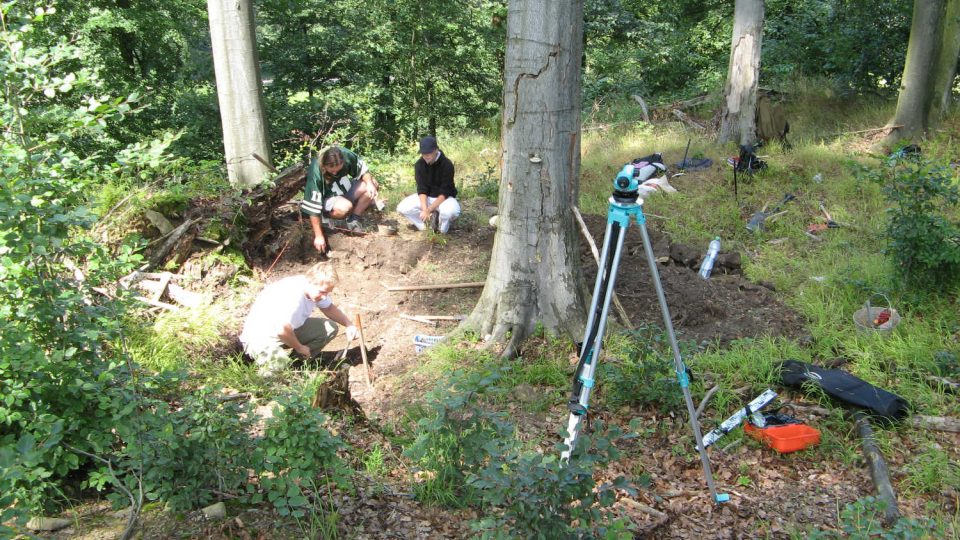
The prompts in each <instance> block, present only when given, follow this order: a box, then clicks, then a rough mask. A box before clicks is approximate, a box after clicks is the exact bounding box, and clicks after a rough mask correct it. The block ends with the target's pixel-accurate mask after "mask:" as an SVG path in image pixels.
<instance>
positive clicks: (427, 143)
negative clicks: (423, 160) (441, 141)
mask: <svg viewBox="0 0 960 540" xmlns="http://www.w3.org/2000/svg"><path fill="white" fill-rule="evenodd" d="M436 149H437V138H436V137H424V138H422V139H420V153H421V154H429V153H430V152H433V151H434V150H436Z"/></svg>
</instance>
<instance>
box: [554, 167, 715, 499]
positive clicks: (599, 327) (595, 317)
mask: <svg viewBox="0 0 960 540" xmlns="http://www.w3.org/2000/svg"><path fill="white" fill-rule="evenodd" d="M658 171H661V172H662V171H666V166H664V164H663V159H662V158H661V156H660V154H653V155H650V156H646V157H643V158H639V159H636V160H634V161H633V162H632V163H628V164H627V165H625V166H624V167H623V169H622V170H621V171H620V172H619V173H618V174H617V177H616V178H615V179H614V180H613V196H611V197H610V206H609V208H608V211H607V232H606V234H605V235H604V237H603V253H602V254H601V256H600V267H599V268H598V269H597V283H596V285H595V286H594V289H593V302H592V303H591V305H590V313H589V316H588V319H587V329H586V332H585V334H584V337H583V344H582V345H581V347H580V361H579V362H578V364H577V371H576V373H575V374H574V376H573V389H572V391H571V392H570V401H569V403H568V407H569V409H570V420H569V423H568V425H567V437H566V439H564V441H563V442H564V445H566V449H565V450H564V451H563V452H562V453H561V455H560V457H561V459H562V460H564V461H567V460H569V459H570V455H571V454H572V453H573V450H574V446H575V445H576V443H577V436H578V435H579V432H580V423H581V421H582V420H583V418H584V417H585V416H586V414H587V408H588V405H589V402H590V391H591V390H592V389H593V385H594V383H595V379H594V374H595V373H596V370H597V362H598V361H599V359H600V347H601V345H602V344H603V331H604V328H605V327H606V324H607V313H608V311H609V309H610V300H611V299H612V298H613V286H614V282H615V281H616V278H617V266H618V265H619V264H620V253H621V251H622V250H623V241H624V239H625V238H626V236H627V229H628V228H629V226H630V216H634V218H635V219H636V220H637V225H639V226H640V234H641V235H642V236H643V248H644V251H645V252H646V254H647V263H648V264H649V265H650V273H651V274H652V275H653V286H654V288H655V289H656V291H657V299H658V300H659V301H660V312H661V313H662V314H663V324H664V326H665V327H666V330H667V337H668V338H669V340H670V347H671V348H672V349H673V360H674V369H675V370H676V373H677V380H678V382H679V383H680V388H681V389H682V390H683V400H684V401H685V402H686V404H687V412H688V413H689V414H690V426H691V427H692V428H693V436H694V438H695V439H696V443H697V449H698V450H699V452H700V461H701V462H702V463H703V472H704V475H705V476H706V479H707V487H708V488H710V494H711V495H712V496H713V500H714V502H716V503H718V504H719V503H722V502H726V501H727V500H729V498H730V496H729V495H727V494H720V493H717V489H716V487H715V486H714V483H713V473H712V472H711V470H710V458H709V456H708V455H707V451H706V448H705V447H704V445H703V437H702V435H701V434H700V424H699V423H698V422H697V416H696V410H695V409H694V407H693V399H692V398H691V397H690V377H689V375H688V374H687V368H686V366H685V365H684V364H683V359H682V358H681V357H680V348H679V346H677V337H676V335H674V332H673V323H672V322H671V321H670V310H669V309H668V307H667V299H666V297H664V295H663V286H662V285H661V283H660V273H659V272H658V271H657V261H656V259H655V258H654V256H653V247H652V246H651V244H650V236H649V235H648V234H647V227H646V225H645V222H646V219H645V218H644V216H643V210H642V209H641V207H640V206H641V204H642V203H643V200H638V199H639V186H640V184H641V183H643V182H644V181H646V180H647V179H649V178H650V177H651V176H653V175H654V174H656V173H657V172H658Z"/></svg>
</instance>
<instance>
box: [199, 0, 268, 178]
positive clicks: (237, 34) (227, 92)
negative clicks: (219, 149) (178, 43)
mask: <svg viewBox="0 0 960 540" xmlns="http://www.w3.org/2000/svg"><path fill="white" fill-rule="evenodd" d="M207 13H208V14H209V17H210V41H211V43H212V45H213V67H214V70H215V71H216V75H217V98H218V101H219V103H220V120H221V123H222V124H223V147H224V152H225V154H226V162H227V175H228V176H229V179H230V183H231V184H232V185H234V186H238V187H243V188H248V187H251V186H253V185H255V184H257V183H258V182H260V181H261V180H263V178H264V175H265V174H266V173H267V170H268V168H267V166H266V165H265V164H263V163H261V162H260V160H258V159H256V158H255V157H254V154H256V155H258V156H260V157H261V158H263V159H264V160H266V161H267V162H268V163H269V160H270V144H269V143H268V141H267V119H266V115H265V114H264V106H263V85H262V82H261V80H260V61H259V59H258V57H257V47H256V37H255V36H256V33H255V30H254V23H253V1H252V0H207Z"/></svg>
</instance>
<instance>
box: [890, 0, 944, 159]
mask: <svg viewBox="0 0 960 540" xmlns="http://www.w3.org/2000/svg"><path fill="white" fill-rule="evenodd" d="M946 6H947V2H946V0H914V3H913V21H912V22H911V24H910V42H909V43H908V44H907V58H906V60H905V61H904V65H903V80H902V82H901V83H900V96H899V98H898V99H897V112H896V113H895V114H894V117H893V120H891V121H890V124H889V125H891V126H900V127H895V128H893V129H891V130H890V133H889V134H888V135H887V137H885V138H884V140H883V141H882V143H881V144H882V145H883V146H885V147H890V146H892V145H894V144H895V143H896V142H898V141H900V140H905V139H915V138H918V137H921V136H923V134H924V133H925V132H926V131H927V129H928V128H930V127H932V126H930V125H929V124H928V120H929V119H930V112H931V109H932V105H933V102H934V100H935V97H934V94H935V93H936V89H934V88H933V84H934V83H933V81H934V75H935V73H936V71H937V68H936V67H937V64H938V62H937V60H938V56H939V54H940V51H941V48H942V46H943V40H942V39H941V38H942V36H943V30H944V23H945V21H944V16H945V15H946ZM954 67H956V57H954ZM941 91H942V90H941Z"/></svg>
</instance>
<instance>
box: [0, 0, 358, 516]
mask: <svg viewBox="0 0 960 540" xmlns="http://www.w3.org/2000/svg"><path fill="white" fill-rule="evenodd" d="M25 4H27V3H26V2H24V3H20V2H7V3H3V4H2V5H0V23H2V24H0V65H2V66H3V68H2V69H3V72H4V80H3V83H4V85H5V86H6V88H5V90H6V91H5V92H4V94H3V98H2V99H0V118H2V120H3V125H4V126H8V129H4V130H2V131H0V160H2V161H0V162H2V163H3V174H2V175H0V523H2V524H3V525H2V526H0V535H6V534H15V533H16V531H15V530H14V529H16V528H17V527H18V526H20V525H22V524H23V522H24V521H25V520H26V518H27V516H28V515H29V514H30V513H36V512H42V511H48V510H56V509H57V507H58V506H62V505H64V504H66V503H68V502H69V501H68V499H70V498H72V497H75V496H77V493H78V490H79V489H84V488H95V489H98V490H107V489H108V488H111V487H113V488H116V489H118V490H119V491H120V492H121V493H110V494H108V497H109V498H110V499H111V500H113V501H114V502H115V504H117V505H120V504H128V503H132V504H133V505H134V507H135V508H134V510H135V511H136V510H138V509H139V508H138V507H139V506H140V505H142V503H143V502H144V501H162V502H164V503H166V504H167V505H168V506H170V507H171V508H176V509H184V508H191V507H194V506H196V505H200V504H205V503H207V502H209V501H211V500H212V499H214V498H216V497H219V493H229V494H235V495H240V496H244V497H246V498H247V500H250V501H251V502H259V500H260V499H262V498H263V497H264V496H265V497H266V499H267V500H269V501H270V502H271V503H272V504H273V505H274V506H275V507H276V508H277V509H278V510H279V511H280V512H281V513H282V514H283V513H290V514H296V513H297V512H298V511H300V510H299V509H301V508H304V507H308V506H310V501H308V500H306V495H309V494H304V493H303V492H302V490H301V488H300V487H299V486H300V485H309V484H311V483H313V482H314V481H315V480H316V479H317V476H318V475H320V474H331V471H332V472H333V473H336V472H337V471H338V470H340V469H339V468H338V467H340V465H339V463H340V461H339V459H338V458H337V456H336V450H337V449H338V448H339V447H340V446H341V445H342V443H341V442H340V441H339V439H337V438H336V437H334V436H332V435H331V434H330V433H329V432H327V431H326V430H324V429H323V428H322V427H321V423H322V422H323V417H322V416H321V415H320V414H319V413H318V412H317V411H315V410H313V409H311V408H310V407H309V404H307V403H306V402H305V399H304V398H302V397H299V398H291V399H288V400H286V401H284V402H283V403H282V404H281V410H280V411H278V413H277V415H276V417H275V418H274V419H273V420H272V421H271V422H270V423H269V424H268V426H267V435H266V436H265V437H263V438H261V439H256V438H254V437H253V435H252V434H251V433H252V430H251V427H252V422H253V420H252V418H253V415H252V414H251V411H250V410H249V406H248V405H240V404H235V403H232V402H224V401H223V400H222V399H219V398H218V396H217V389H215V388H209V389H206V390H200V391H197V392H193V393H190V392H186V393H185V394H184V388H186V387H187V385H186V384H185V383H186V382H187V381H186V378H185V376H184V375H182V374H174V373H161V374H152V373H147V372H145V371H144V370H142V369H141V368H140V367H139V366H137V365H135V364H134V363H133V362H132V361H130V358H129V355H128V354H127V353H126V347H125V339H124V328H123V321H125V320H129V318H128V316H127V304H126V302H125V301H124V299H123V298H122V294H121V295H120V296H119V297H115V298H108V297H106V296H105V295H102V294H100V293H99V292H97V290H101V291H102V290H104V289H102V288H110V287H111V285H112V284H114V283H116V281H117V279H118V278H119V277H120V276H122V275H125V274H127V273H129V272H130V270H132V269H133V268H136V267H137V266H138V265H139V263H140V262H141V259H140V257H139V256H138V255H136V254H135V253H134V250H133V248H132V246H120V247H119V248H114V249H109V248H108V247H107V246H104V245H103V244H101V243H99V242H98V241H96V239H94V238H93V237H92V235H91V234H90V230H91V227H92V226H93V225H94V224H95V222H96V219H97V216H96V215H95V214H94V212H93V211H92V210H91V209H90V208H91V205H92V204H93V202H94V199H95V198H96V195H97V193H98V192H99V191H100V189H101V187H102V186H103V185H105V184H108V183H109V182H110V181H111V180H115V179H117V178H124V179H132V180H131V181H133V182H136V181H137V179H138V178H139V179H140V180H143V179H144V172H145V171H149V170H163V171H167V172H169V169H164V167H166V166H168V165H170V161H169V160H168V158H167V157H166V155H165V153H164V152H163V149H164V148H165V147H166V146H167V145H168V144H169V143H170V141H171V138H169V137H166V138H161V139H158V141H152V142H151V141H147V142H144V143H140V144H136V145H130V146H128V147H127V148H126V149H124V150H119V151H117V150H116V149H117V148H119V147H120V145H118V144H117V143H116V141H113V140H111V139H110V138H109V136H108V135H107V131H106V129H107V127H108V126H109V125H110V123H111V122H114V121H117V120H119V119H121V118H123V117H124V116H125V115H127V114H130V113H132V112H134V108H133V106H132V103H133V101H134V100H135V99H136V98H135V96H131V97H128V98H113V97H106V96H103V95H102V94H101V93H100V92H99V89H100V88H101V86H100V84H99V82H98V80H97V77H96V75H95V74H94V73H92V72H91V71H89V70H86V69H76V70H70V69H68V66H71V65H74V64H75V59H76V58H77V57H78V51H77V50H76V48H75V46H74V45H72V44H71V43H69V42H68V41H67V40H66V39H63V40H61V41H59V42H57V43H55V44H54V45H52V46H50V45H43V44H44V43H46V42H45V38H46V37H47V36H39V37H38V36H37V35H35V32H36V30H35V28H36V26H37V25H38V24H40V23H42V22H43V21H44V19H45V18H47V17H50V16H53V15H54V13H55V12H54V10H53V8H37V9H35V10H34V9H33V8H32V7H29V6H26V5H25ZM92 96H97V97H92ZM147 176H148V177H150V176H151V175H149V174H148V175H147ZM181 394H184V395H181ZM251 476H252V477H254V478H255V479H257V480H259V482H251V481H250V480H251ZM334 477H335V478H336V475H334ZM131 499H132V500H131Z"/></svg>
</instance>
